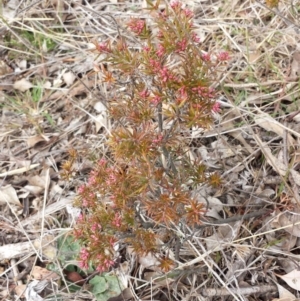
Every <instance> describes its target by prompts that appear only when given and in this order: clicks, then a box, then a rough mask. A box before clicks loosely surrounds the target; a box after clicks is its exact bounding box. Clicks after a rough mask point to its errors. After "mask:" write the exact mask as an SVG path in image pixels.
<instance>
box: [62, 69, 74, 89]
mask: <svg viewBox="0 0 300 301" xmlns="http://www.w3.org/2000/svg"><path fill="white" fill-rule="evenodd" d="M63 79H64V81H65V83H66V85H67V87H69V86H71V85H72V84H73V83H74V80H75V79H76V76H75V75H74V73H73V72H66V73H64V74H63Z"/></svg>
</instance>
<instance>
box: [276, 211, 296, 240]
mask: <svg viewBox="0 0 300 301" xmlns="http://www.w3.org/2000/svg"><path fill="white" fill-rule="evenodd" d="M278 224H279V226H280V227H285V228H284V230H285V231H286V232H288V233H290V234H292V235H294V236H296V237H300V214H299V213H298V214H296V213H289V212H285V213H282V214H281V215H280V216H279V217H278ZM289 225H290V227H286V226H289Z"/></svg>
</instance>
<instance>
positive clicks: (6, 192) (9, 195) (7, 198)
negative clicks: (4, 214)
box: [0, 185, 22, 207]
mask: <svg viewBox="0 0 300 301" xmlns="http://www.w3.org/2000/svg"><path fill="white" fill-rule="evenodd" d="M7 203H9V204H13V205H17V206H20V207H21V206H22V204H21V203H20V201H19V198H18V196H17V193H16V190H15V189H14V188H13V187H12V186H11V185H7V186H3V187H1V188H0V205H4V204H7Z"/></svg>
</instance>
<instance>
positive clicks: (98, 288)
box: [89, 275, 124, 301]
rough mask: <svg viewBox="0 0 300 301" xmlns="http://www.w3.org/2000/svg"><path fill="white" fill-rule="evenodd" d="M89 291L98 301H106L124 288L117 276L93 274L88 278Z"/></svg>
mask: <svg viewBox="0 0 300 301" xmlns="http://www.w3.org/2000/svg"><path fill="white" fill-rule="evenodd" d="M89 284H91V285H92V289H91V292H92V293H93V295H94V296H95V297H96V299H97V300H98V301H107V300H108V299H110V298H112V297H116V296H118V295H120V294H121V292H122V290H123V289H124V287H123V285H122V284H121V283H120V281H119V279H118V277H117V276H113V275H112V276H95V277H94V278H93V279H91V280H90V282H89Z"/></svg>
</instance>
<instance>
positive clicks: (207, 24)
mask: <svg viewBox="0 0 300 301" xmlns="http://www.w3.org/2000/svg"><path fill="white" fill-rule="evenodd" d="M187 3H188V5H190V6H191V7H192V8H193V9H194V11H195V25H196V26H197V32H198V34H199V36H200V37H201V39H202V41H203V45H205V47H204V50H205V51H207V52H212V51H214V52H218V51H221V50H224V49H225V50H228V51H229V52H230V55H231V60H230V62H229V64H228V66H224V70H223V71H222V72H220V73H219V74H218V78H217V79H216V82H215V86H216V87H217V88H218V89H219V91H220V93H219V95H220V99H219V101H220V103H221V105H222V112H221V113H220V115H219V116H216V123H215V127H214V128H212V129H211V130H210V131H207V132H205V133H201V134H199V133H196V132H193V133H192V143H191V148H190V150H191V152H192V153H193V155H194V156H198V157H199V156H201V157H202V159H203V160H204V162H205V163H206V164H207V165H208V166H209V168H210V169H211V171H219V172H220V174H221V175H222V178H223V184H224V185H223V186H222V188H221V189H220V190H219V191H214V192H213V195H212V191H210V190H205V191H203V190H202V191H198V192H197V193H199V194H200V195H201V196H203V197H204V198H206V199H207V200H208V201H209V204H210V205H209V209H210V210H209V213H210V216H211V217H213V218H214V219H211V220H210V221H209V223H207V224H205V225H203V227H201V228H200V229H199V230H197V231H196V232H192V231H190V232H189V231H187V232H182V229H181V228H180V227H178V229H177V231H178V236H179V237H180V241H178V245H179V247H180V249H179V250H178V251H179V261H178V267H177V268H176V269H175V270H174V271H172V272H171V273H170V274H168V275H165V276H163V275H162V274H161V273H160V272H159V271H154V270H153V269H151V268H149V269H146V270H144V269H143V267H142V266H141V265H140V264H139V262H138V260H137V259H136V258H134V256H132V257H131V258H127V264H128V265H129V266H130V269H129V268H128V269H126V268H124V266H123V269H121V268H116V271H114V273H117V275H119V277H120V279H122V277H123V279H125V280H124V282H125V283H127V287H128V289H127V290H125V291H124V293H123V295H121V296H119V298H116V299H112V300H201V301H203V300H207V301H208V300H216V301H217V300H273V299H274V298H276V297H284V296H285V297H287V292H285V291H283V287H285V289H286V290H287V291H288V292H289V293H290V294H293V295H294V297H295V298H296V297H299V296H298V293H297V290H296V289H294V288H295V287H294V288H293V286H292V285H291V283H288V284H287V283H286V282H284V281H283V280H282V279H280V277H278V275H284V274H287V273H289V272H290V271H293V270H295V269H297V267H298V264H297V261H298V260H299V255H298V254H299V250H298V247H299V238H298V237H300V228H299V225H298V224H299V223H300V217H299V212H300V210H299V209H300V208H299V204H300V197H299V186H300V173H299V167H300V166H299V158H300V157H299V151H298V144H299V138H300V134H299V132H300V131H299V121H300V118H299V115H298V113H299V112H300V111H299V109H300V107H299V87H300V86H299V73H300V52H299V51H300V50H299V49H298V48H299V40H300V36H299V26H298V25H297V24H299V10H300V2H299V1H298V0H294V1H287V0H282V1H280V5H279V8H278V9H275V8H273V9H270V8H268V7H267V6H266V5H265V4H264V2H259V1H254V0H247V1H242V0H230V1H229V0H225V1H218V0H207V1H206V0H204V1H195V2H193V1H187ZM144 5H145V4H144V2H142V1H132V2H131V1H120V3H118V2H117V1H111V2H103V1H97V0H95V1H89V2H87V1H80V0H72V1H63V0H52V1H43V0H42V1H32V0H25V1H20V2H19V1H15V0H10V1H5V2H4V3H2V6H1V7H0V10H2V13H1V14H0V15H2V16H1V17H0V32H1V37H0V54H1V56H0V105H1V113H2V114H1V121H0V127H1V131H0V141H1V143H0V148H1V152H0V177H1V187H0V205H1V214H0V231H1V232H0V238H1V240H0V243H1V246H0V274H1V277H0V294H1V295H2V298H3V300H13V299H17V296H16V295H15V293H14V289H15V287H20V285H22V284H23V285H24V284H28V283H30V277H32V276H33V277H35V276H34V275H33V274H34V273H33V271H34V268H35V267H36V266H40V267H49V266H47V264H50V263H51V264H52V265H54V266H56V269H57V273H58V277H59V278H60V279H61V281H60V283H61V284H60V285H57V284H55V283H56V282H55V280H53V279H52V278H51V279H52V280H51V281H50V280H49V281H48V282H47V283H48V286H49V283H51V284H52V287H51V285H50V289H49V288H48V289H49V290H50V291H52V293H53V291H54V292H55V299H57V300H58V299H59V300H69V299H70V300H71V299H72V300H74V299H76V300H86V299H88V300H92V298H93V296H92V294H91V293H90V292H89V286H88V285H87V283H86V284H84V286H83V287H81V289H80V290H77V291H75V292H74V290H72V286H71V285H72V280H74V279H70V278H72V277H69V276H68V273H66V271H65V270H64V269H65V266H62V264H61V261H60V260H59V254H60V253H59V252H60V250H57V239H58V237H61V236H62V234H63V233H65V232H68V231H69V232H70V231H72V227H73V218H72V214H71V210H74V208H73V209H72V207H71V206H70V205H71V204H72V201H73V200H74V198H75V194H76V187H77V186H78V185H79V184H80V183H82V182H83V181H84V180H85V177H86V175H87V174H88V172H89V170H90V169H91V167H92V162H93V160H94V159H95V158H97V157H100V156H101V154H102V153H104V152H105V149H104V146H103V142H104V141H105V139H106V138H105V134H106V128H105V127H103V118H102V117H101V114H100V112H99V109H98V107H99V102H101V100H103V99H104V96H103V94H104V93H105V87H104V86H103V85H102V83H101V81H100V78H99V74H98V73H97V72H95V71H94V70H95V69H94V64H97V62H98V61H99V57H97V55H96V54H95V53H94V52H93V51H92V49H93V41H101V40H105V39H106V38H108V37H109V38H111V39H114V38H115V37H116V36H117V34H118V31H121V32H123V28H122V27H123V26H124V24H125V22H126V20H128V19H129V18H130V17H132V16H139V15H140V14H142V15H143V16H147V15H146V13H145V11H143V7H144ZM124 32H125V31H124ZM97 110H98V111H97ZM70 149H76V150H77V151H78V156H79V158H80V159H78V166H77V168H78V170H77V173H76V176H74V179H72V181H70V182H66V181H63V180H61V179H60V177H59V171H60V167H61V165H62V163H63V162H64V160H66V159H67V158H68V156H69V154H68V151H69V150H70ZM66 208H67V210H66ZM60 245H61V244H60ZM170 252H176V251H175V250H170ZM70 258H72V256H71V257H70ZM72 260H74V258H73V259H72ZM73 263H74V262H73ZM125 263H126V262H125ZM69 264H70V262H69ZM71 264H72V262H71ZM123 265H124V264H123ZM70 280H71V282H70ZM278 285H281V287H280V286H278ZM296 288H298V289H300V285H299V284H298V286H297V283H296ZM282 292H285V295H284V293H282ZM48 293H49V292H48ZM26 298H27V300H28V301H29V299H28V296H27V297H26ZM53 298H54V297H53ZM289 300H292V297H291V296H290V299H289Z"/></svg>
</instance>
